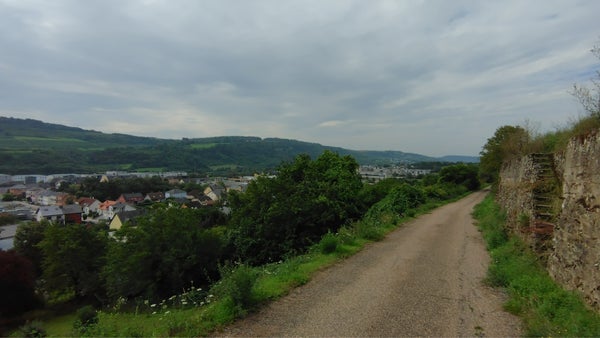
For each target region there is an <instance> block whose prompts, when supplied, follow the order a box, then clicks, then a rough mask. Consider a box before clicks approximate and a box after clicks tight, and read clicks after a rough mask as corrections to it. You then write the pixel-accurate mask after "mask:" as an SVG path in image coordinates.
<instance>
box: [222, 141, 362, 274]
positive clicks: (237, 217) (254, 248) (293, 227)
mask: <svg viewBox="0 0 600 338" xmlns="http://www.w3.org/2000/svg"><path fill="white" fill-rule="evenodd" d="M357 169H358V163H357V162H356V161H355V160H354V159H353V158H352V157H350V156H344V157H342V156H339V155H338V154H336V153H333V152H330V151H325V152H324V153H323V154H322V155H321V156H319V157H318V158H317V159H316V160H314V161H312V160H311V158H310V157H309V156H308V155H299V156H297V157H296V159H295V160H294V161H293V162H289V163H283V164H282V165H280V167H279V170H278V173H277V177H275V178H265V177H261V178H259V179H257V180H255V181H253V182H252V183H251V184H250V185H249V186H248V189H247V191H246V192H245V193H241V194H232V196H231V198H230V199H229V201H230V204H231V208H232V216H231V217H232V218H231V222H230V226H231V236H232V239H233V243H234V246H235V247H236V251H237V254H238V255H239V257H240V258H241V259H243V260H245V261H246V262H248V263H251V264H260V263H264V262H269V261H274V260H279V259H280V258H281V257H283V256H284V255H286V254H290V253H294V252H298V251H303V250H304V249H305V247H306V246H307V245H309V244H311V243H313V242H314V241H317V240H318V239H319V238H320V237H321V236H322V235H323V234H325V233H327V231H330V230H331V231H335V230H337V229H338V228H339V227H340V226H341V225H342V224H344V223H345V222H347V221H349V220H351V219H354V218H357V217H359V216H360V214H361V211H362V209H361V203H360V202H359V199H358V194H359V192H360V190H361V189H362V182H361V179H360V175H359V174H358V171H357Z"/></svg>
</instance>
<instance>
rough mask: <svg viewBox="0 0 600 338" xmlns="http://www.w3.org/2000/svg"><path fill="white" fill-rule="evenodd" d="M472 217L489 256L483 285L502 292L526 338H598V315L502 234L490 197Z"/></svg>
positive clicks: (500, 214) (513, 239) (502, 220)
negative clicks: (521, 325)
mask: <svg viewBox="0 0 600 338" xmlns="http://www.w3.org/2000/svg"><path fill="white" fill-rule="evenodd" d="M473 215H474V217H475V218H476V219H477V221H478V226H479V228H480V230H481V232H482V234H483V237H484V239H485V241H486V243H487V248H488V250H489V251H490V256H491V258H492V263H491V265H490V267H489V270H488V276H487V282H488V283H489V284H491V285H492V286H495V287H502V288H505V289H506V290H507V292H508V294H509V300H508V301H507V302H506V303H505V305H504V307H505V310H507V311H508V312H511V313H513V314H515V315H518V316H520V317H521V318H522V319H523V324H524V327H525V334H526V335H527V336H578V337H598V336H600V315H598V314H597V313H596V312H594V311H592V310H590V309H589V308H588V307H587V306H586V305H585V303H584V302H583V300H582V298H581V297H580V296H579V295H578V294H576V293H574V292H569V291H566V290H564V289H563V288H562V287H560V286H559V285H558V284H557V283H555V282H554V281H553V280H552V279H551V278H550V276H549V275H548V273H547V272H546V270H545V269H544V268H543V267H542V266H541V265H540V263H539V262H538V260H537V258H536V257H535V255H534V254H533V253H532V252H531V251H530V250H529V248H528V247H527V246H526V245H525V244H524V243H523V242H522V241H521V240H520V239H518V238H516V237H513V236H510V235H509V234H507V233H506V231H505V227H504V225H505V220H506V217H505V215H504V213H503V212H502V211H501V210H500V208H499V207H498V205H497V204H496V203H495V202H494V198H493V196H492V195H488V196H487V197H486V198H485V200H484V201H483V202H482V203H480V204H479V205H477V206H476V207H475V210H474V212H473Z"/></svg>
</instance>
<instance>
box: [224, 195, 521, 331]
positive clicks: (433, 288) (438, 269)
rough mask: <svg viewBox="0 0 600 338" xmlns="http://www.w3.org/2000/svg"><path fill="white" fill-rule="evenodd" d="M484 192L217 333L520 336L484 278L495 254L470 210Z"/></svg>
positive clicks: (410, 226)
mask: <svg viewBox="0 0 600 338" xmlns="http://www.w3.org/2000/svg"><path fill="white" fill-rule="evenodd" d="M484 196H485V192H477V193H474V194H471V195H469V196H467V197H466V198H464V199H462V200H460V201H458V202H455V203H452V204H448V205H446V206H443V207H441V208H438V209H436V210H434V211H432V212H431V213H430V214H427V215H423V216H421V217H419V218H417V219H415V220H413V221H411V222H409V223H407V224H405V225H404V226H402V227H401V228H400V229H398V230H396V231H394V232H393V233H391V234H389V235H388V236H387V237H386V239H385V240H383V241H381V242H377V243H374V244H372V245H369V246H368V247H367V248H365V249H364V250H363V251H361V252H360V253H358V254H356V255H355V256H353V257H351V258H349V259H347V260H345V261H343V262H340V263H338V264H336V265H334V266H332V267H330V268H328V269H325V270H324V271H321V272H320V273H318V274H317V275H316V276H315V277H314V278H313V279H312V280H311V281H310V282H309V283H307V284H306V285H304V286H302V287H299V288H297V289H295V290H294V291H292V292H291V293H290V294H289V295H288V296H286V297H283V298H282V299H280V300H278V301H275V302H273V303H271V304H269V305H268V306H266V307H265V308H264V309H262V310H261V311H259V312H257V313H255V314H252V315H250V316H248V317H247V318H245V319H243V320H240V321H238V322H236V323H234V324H232V325H231V326H229V327H227V328H225V329H223V330H222V332H219V333H217V334H219V335H223V336H303V337H305V336H320V337H324V336H327V337H333V336H344V337H350V336H355V337H367V336H371V337H372V336H378V337H381V336H388V337H389V336H393V337H399V336H402V337H404V336H444V337H456V336H503V337H507V336H519V335H520V334H521V331H520V321H519V319H518V318H516V317H514V316H512V315H510V314H508V313H506V312H504V311H503V310H502V303H503V301H504V299H505V298H504V295H502V294H501V293H500V292H499V291H497V290H494V289H491V288H489V287H487V286H485V285H484V284H483V282H482V280H483V278H484V277H485V274H486V270H487V266H488V263H489V256H488V254H487V252H486V250H485V245H484V243H483V240H482V238H481V235H480V233H479V232H478V231H477V229H476V227H475V226H474V225H473V220H472V218H471V215H470V214H471V211H472V208H473V206H475V204H477V203H478V202H480V201H481V200H482V199H483V197H484Z"/></svg>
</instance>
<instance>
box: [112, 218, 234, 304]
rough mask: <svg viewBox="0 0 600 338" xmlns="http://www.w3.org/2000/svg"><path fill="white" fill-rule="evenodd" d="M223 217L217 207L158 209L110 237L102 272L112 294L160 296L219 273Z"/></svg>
mask: <svg viewBox="0 0 600 338" xmlns="http://www.w3.org/2000/svg"><path fill="white" fill-rule="evenodd" d="M224 221H225V218H224V216H223V215H222V214H221V213H220V212H219V211H218V210H217V209H214V208H207V209H197V210H194V209H176V208H170V209H158V210H155V211H154V212H153V213H152V214H151V215H149V216H147V217H143V218H141V219H140V220H138V222H137V224H136V227H132V226H124V227H123V228H121V229H120V230H119V231H117V232H116V233H115V240H113V241H111V242H110V245H109V248H108V253H107V262H106V266H105V267H104V271H103V276H104V277H105V278H106V288H107V291H108V295H109V296H110V297H111V298H112V299H116V298H119V297H138V296H139V297H142V298H144V299H150V300H158V299H161V298H164V297H168V296H170V295H172V294H174V293H177V292H181V290H183V289H185V288H187V287H189V286H190V284H191V283H195V284H196V285H203V284H206V283H208V282H209V281H211V280H215V279H217V278H218V271H217V267H218V264H219V262H220V261H221V260H222V259H224V258H225V254H226V238H225V232H224V228H223V227H217V225H218V224H217V222H224Z"/></svg>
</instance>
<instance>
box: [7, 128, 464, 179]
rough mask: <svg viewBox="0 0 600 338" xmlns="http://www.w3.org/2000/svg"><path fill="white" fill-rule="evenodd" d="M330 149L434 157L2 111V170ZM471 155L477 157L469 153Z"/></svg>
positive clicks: (238, 158) (45, 170) (248, 166)
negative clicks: (175, 134)
mask: <svg viewBox="0 0 600 338" xmlns="http://www.w3.org/2000/svg"><path fill="white" fill-rule="evenodd" d="M326 149H329V150H332V151H335V152H337V153H339V154H342V155H352V156H353V157H355V158H356V159H357V161H358V162H359V163H361V164H381V163H399V162H404V163H414V162H421V161H436V160H438V159H435V158H431V157H427V156H423V155H419V154H412V153H404V152H401V151H356V150H349V149H344V148H336V147H328V146H323V145H321V144H317V143H309V142H302V141H297V140H288V139H279V138H264V139H262V138H259V137H242V136H223V137H210V138H194V139H187V138H184V139H182V140H169V139H159V138H151V137H138V136H131V135H125V134H107V133H102V132H98V131H93V130H84V129H81V128H74V127H68V126H63V125H58V124H50V123H44V122H41V121H37V120H31V119H17V118H7V117H0V158H1V159H2V161H0V173H4V174H33V173H38V174H51V173H65V172H74V173H86V172H102V171H106V170H140V171H141V170H145V171H153V170H154V171H165V170H183V171H188V172H195V173H199V174H202V175H229V174H250V173H252V172H256V171H265V170H270V169H273V168H275V167H276V166H277V165H279V164H280V163H281V162H282V161H288V160H291V159H293V158H294V157H295V156H296V155H297V154H300V153H307V154H309V155H310V156H311V157H316V156H318V155H320V154H321V153H322V152H323V151H324V150H326ZM471 159H472V160H475V158H471Z"/></svg>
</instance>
